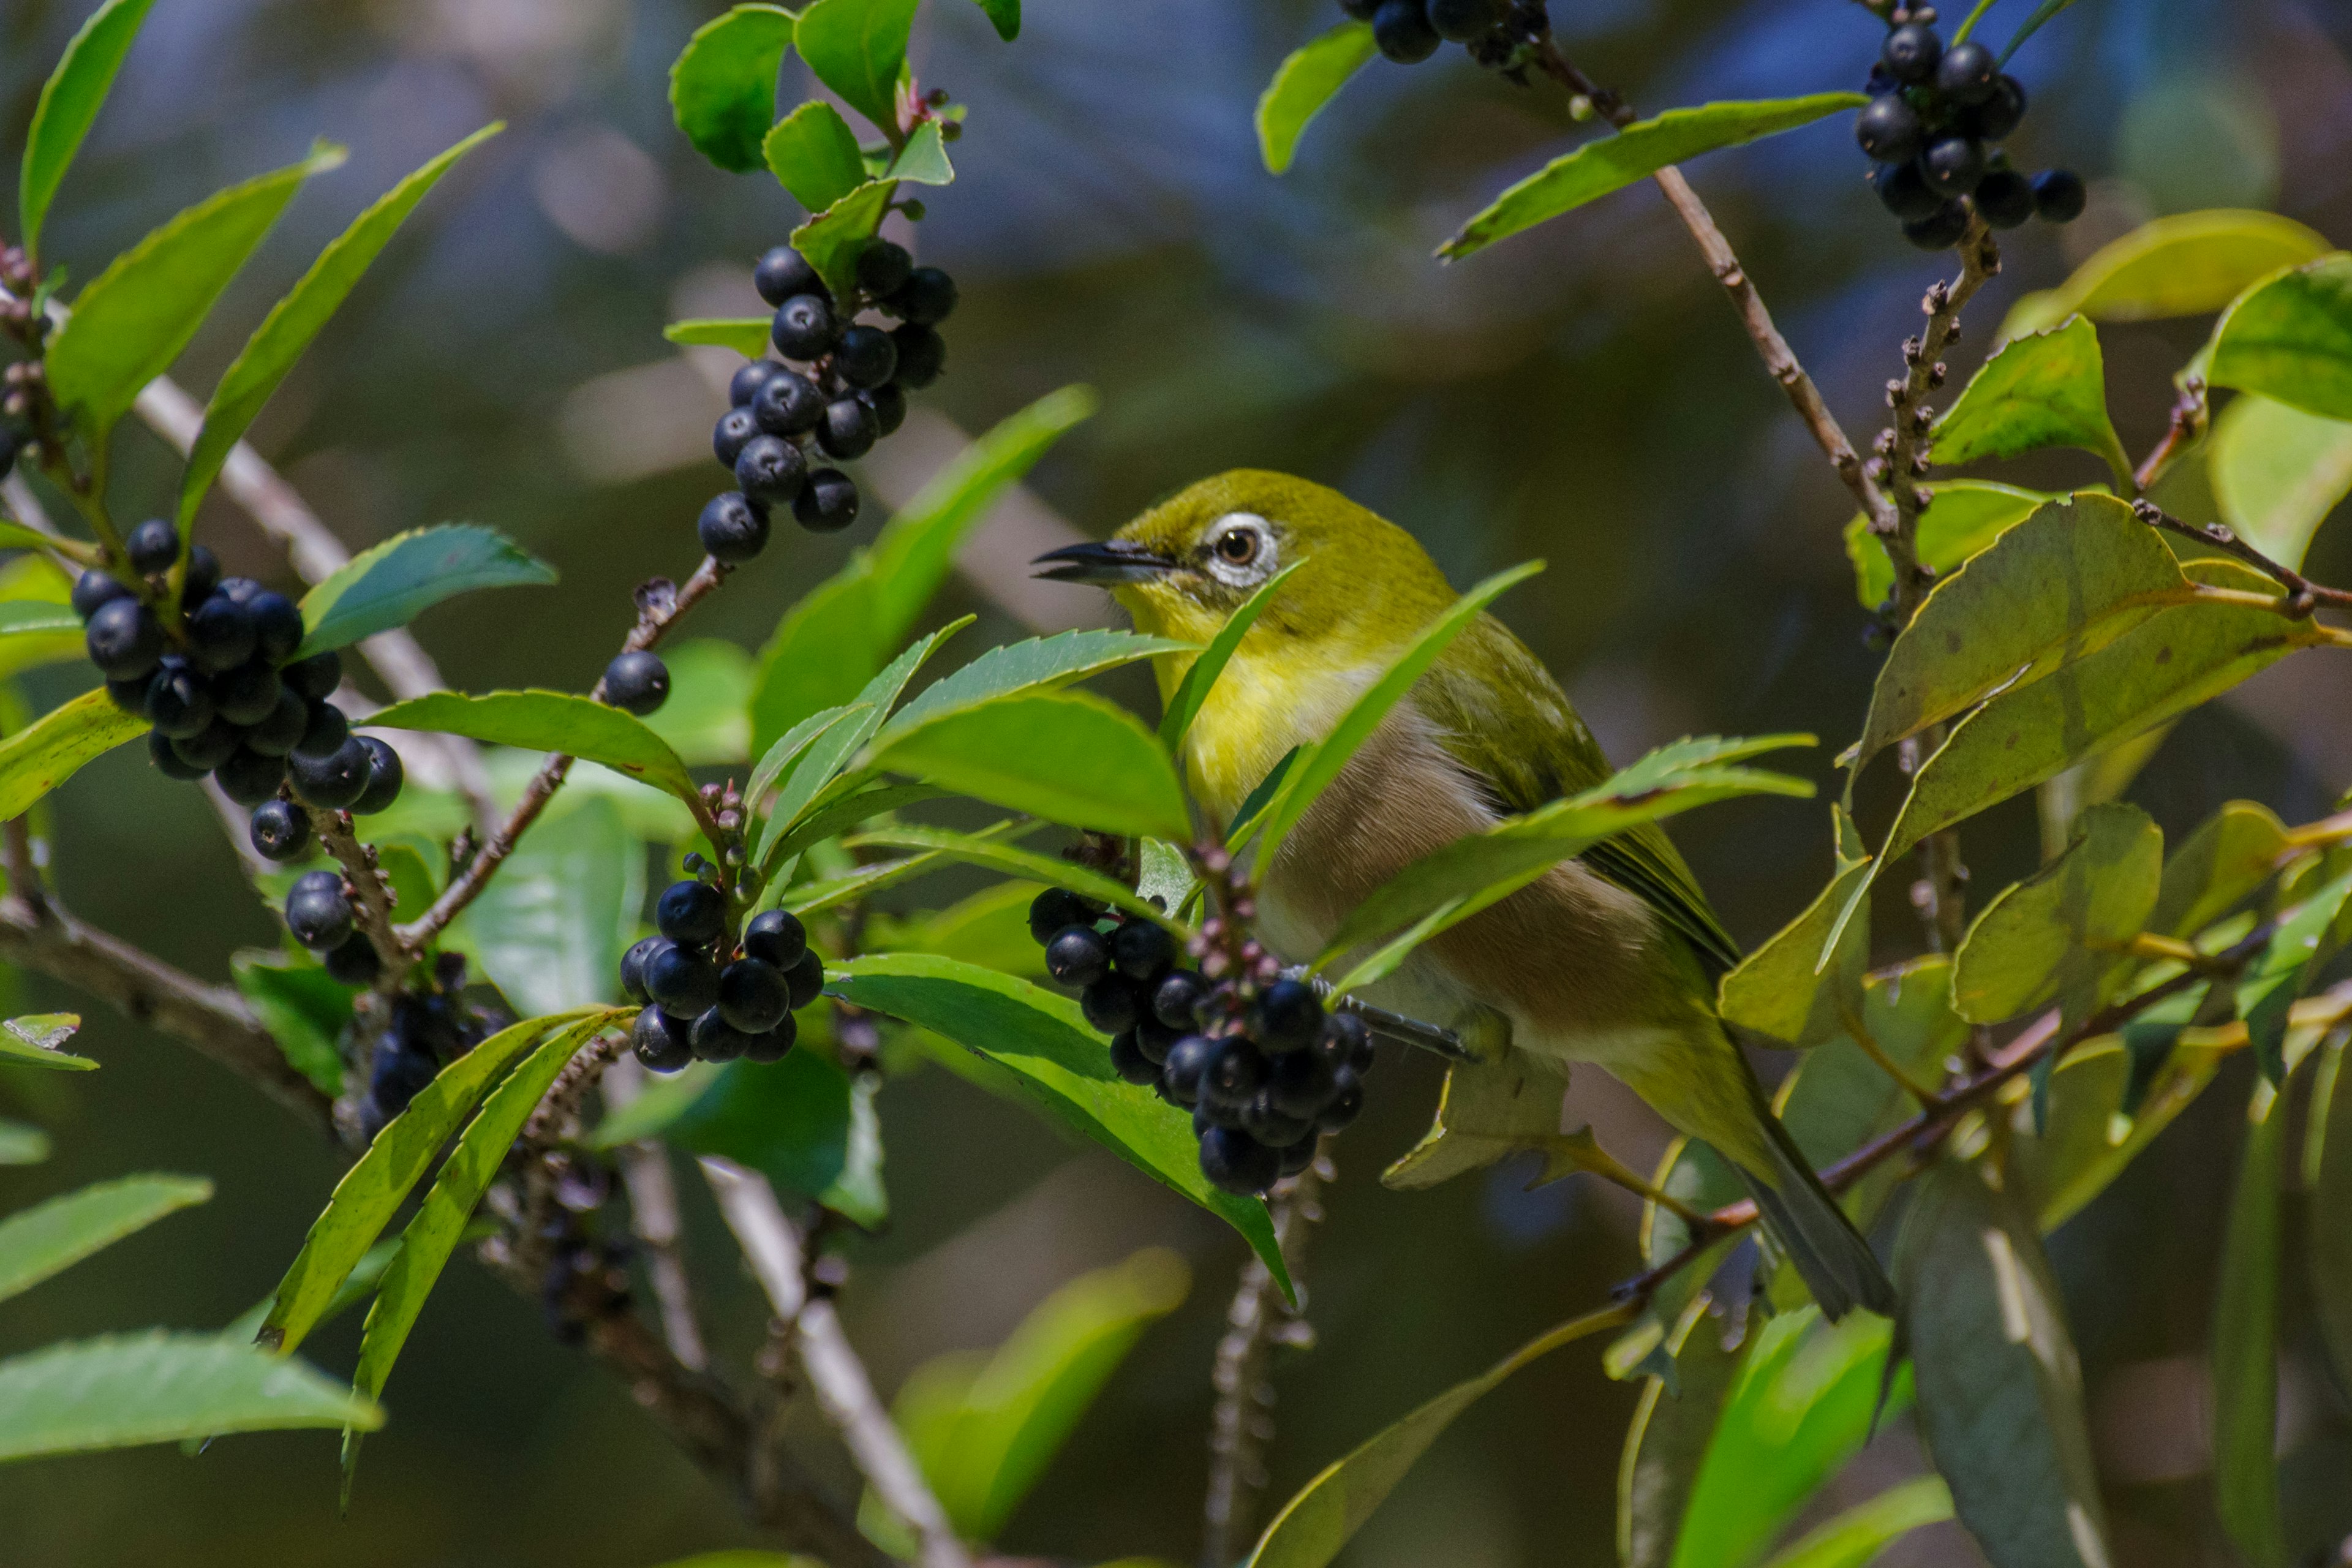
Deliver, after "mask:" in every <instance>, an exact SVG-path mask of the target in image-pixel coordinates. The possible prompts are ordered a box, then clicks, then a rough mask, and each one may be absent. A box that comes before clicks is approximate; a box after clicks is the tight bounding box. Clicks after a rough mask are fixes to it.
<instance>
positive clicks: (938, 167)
mask: <svg viewBox="0 0 2352 1568" xmlns="http://www.w3.org/2000/svg"><path fill="white" fill-rule="evenodd" d="M887 174H888V177H889V178H891V179H893V180H912V181H913V182H914V183H915V184H919V185H951V184H955V165H954V164H953V163H950V162H948V142H947V136H946V134H945V133H944V132H941V131H940V122H939V121H936V120H926V121H923V122H922V123H921V124H920V125H918V126H916V127H915V130H914V133H913V134H912V135H910V136H908V138H907V144H906V145H905V146H904V147H901V148H899V149H898V156H897V157H895V158H893V159H891V160H890V167H889V169H888V171H887Z"/></svg>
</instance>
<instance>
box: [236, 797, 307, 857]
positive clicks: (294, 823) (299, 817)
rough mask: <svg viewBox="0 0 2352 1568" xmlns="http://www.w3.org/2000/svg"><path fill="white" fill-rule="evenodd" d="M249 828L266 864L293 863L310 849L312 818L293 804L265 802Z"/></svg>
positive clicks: (288, 802) (258, 808)
mask: <svg viewBox="0 0 2352 1568" xmlns="http://www.w3.org/2000/svg"><path fill="white" fill-rule="evenodd" d="M249 826H250V830H251V831H250V837H252V839H253V847H254V850H255V852H256V853H257V854H258V855H260V857H261V858H263V859H265V860H291V859H294V858H296V857H298V856H299V855H300V854H301V853H302V851H303V850H305V849H308V848H309V847H310V815H309V813H307V812H305V811H304V810H303V809H302V808H301V807H300V806H299V805H294V804H292V803H291V802H290V801H283V800H265V801H263V802H262V803H261V804H260V805H257V806H255V807H254V808H253V821H252V823H251V824H250V825H249Z"/></svg>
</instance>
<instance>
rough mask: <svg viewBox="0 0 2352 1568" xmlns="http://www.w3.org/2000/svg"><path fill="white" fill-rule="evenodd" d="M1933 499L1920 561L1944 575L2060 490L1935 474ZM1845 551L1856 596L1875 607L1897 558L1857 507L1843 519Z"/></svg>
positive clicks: (1924, 521) (1923, 526)
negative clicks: (1891, 557)
mask: <svg viewBox="0 0 2352 1568" xmlns="http://www.w3.org/2000/svg"><path fill="white" fill-rule="evenodd" d="M1935 497H1936V499H1935V500H1934V501H1933V502H1932V503H1931V504H1930V505H1929V506H1928V508H1927V510H1925V511H1923V512H1921V513H1920V514H1919V524H1918V531H1917V533H1916V536H1915V542H1916V548H1917V550H1918V552H1919V564H1920V565H1922V566H1926V567H1928V568H1930V569H1932V570H1933V571H1934V572H1935V574H1936V575H1937V576H1938V577H1948V576H1950V575H1951V574H1953V573H1955V572H1957V571H1958V570H1959V569H1960V567H1961V566H1963V565H1964V564H1966V563H1968V562H1969V560H1970V559H1971V558H1973V557H1974V556H1976V555H1978V554H1979V553H1980V552H1982V551H1983V550H1984V549H1985V548H1986V547H1987V546H1989V545H1990V544H1991V543H1992V542H1993V541H1994V540H1996V539H1999V538H2000V536H2001V535H2002V534H2004V533H2006V532H2008V531H2010V530H2011V529H2012V528H2014V527H2016V526H2017V525H2018V524H2019V523H2021V522H2023V521H2025V520H2026V519H2027V518H2029V517H2031V516H2032V515H2033V513H2034V512H2035V511H2036V510H2039V509H2040V508H2042V506H2045V505H2047V504H2049V503H2051V502H2053V501H2055V502H2060V503H2063V502H2064V500H2066V498H2065V497H2064V496H2058V495H2052V494H2049V493H2048V492H2047V491H2043V490H2021V489H2018V488H2017V487H2016V486H2015V485H2000V484H1994V483H1993V482H1992V481H1991V480H1990V479H1938V480H1937V481H1936V485H1935ZM1845 552H1846V557H1847V559H1849V560H1851V561H1852V562H1853V591H1854V596H1855V597H1856V598H1857V599H1859V600H1861V601H1862V607H1863V608H1864V609H1865V610H1874V609H1876V608H1878V606H1879V605H1883V604H1885V602H1886V601H1887V599H1888V597H1889V596H1890V595H1893V594H1894V592H1895V563H1893V562H1892V561H1889V560H1888V559H1887V558H1886V545H1885V542H1883V541H1881V540H1880V539H1879V537H1878V535H1876V534H1874V533H1873V532H1872V531H1870V519H1869V518H1867V517H1865V516H1864V515H1863V514H1862V513H1860V512H1856V513H1854V515H1853V520H1852V521H1849V522H1848V523H1847V524H1846V525H1845Z"/></svg>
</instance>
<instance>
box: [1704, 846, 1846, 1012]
mask: <svg viewBox="0 0 2352 1568" xmlns="http://www.w3.org/2000/svg"><path fill="white" fill-rule="evenodd" d="M1830 819H1831V830H1832V833H1833V834H1834V836H1835V837H1836V839H1837V841H1838V868H1837V874H1836V875H1835V876H1834V877H1832V878H1831V879H1830V883H1829V886H1827V887H1825V888H1823V889H1822V890H1821V892H1820V893H1819V894H1818V895H1817V896H1816V897H1815V898H1814V900H1813V901H1812V902H1811V904H1810V905H1808V906H1806V909H1805V911H1804V913H1802V914H1801V915H1799V916H1798V917H1797V918H1796V919H1795V920H1793V921H1790V922H1789V923H1788V924H1787V925H1785V926H1783V927H1781V928H1780V931H1778V932H1777V933H1775V934H1774V935H1773V937H1772V938H1771V940H1769V942H1765V943H1764V944H1763V945H1762V946H1761V947H1759V948H1758V949H1756V951H1755V952H1751V953H1749V954H1748V956H1747V957H1746V958H1744V959H1742V960H1741V961H1740V962H1739V963H1738V966H1737V967H1735V968H1733V969H1731V970H1730V971H1728V972H1727V973H1725V975H1724V977H1723V978H1722V980H1721V981H1720V982H1718V983H1717V987H1716V996H1717V1011H1718V1012H1720V1013H1721V1014H1722V1015H1723V1018H1724V1021H1725V1022H1726V1023H1728V1024H1734V1025H1737V1026H1739V1027H1740V1028H1743V1029H1750V1030H1753V1031H1755V1032H1756V1033H1757V1034H1759V1035H1763V1036H1765V1037H1768V1038H1770V1039H1774V1040H1778V1041H1780V1042H1781V1043H1782V1044H1784V1045H1790V1046H1800V1047H1801V1046H1811V1045H1817V1044H1819V1043H1820V1042H1822V1040H1826V1039H1829V1038H1831V1037H1834V1036H1836V1035H1838V1034H1840V1033H1842V1032H1843V1029H1844V1027H1845V1013H1846V1010H1847V1009H1848V1008H1850V1007H1853V1006H1855V1005H1859V1003H1860V1000H1861V997H1862V973H1863V971H1864V969H1865V968H1867V967H1868V965H1869V963H1870V915H1869V911H1868V910H1860V911H1858V912H1857V913H1856V915H1855V916H1854V918H1853V919H1852V920H1849V921H1846V922H1845V924H1844V926H1843V928H1840V927H1839V926H1838V925H1837V918H1838V915H1839V913H1840V912H1841V911H1843V910H1844V909H1845V907H1846V905H1847V903H1848V902H1849V901H1850V900H1852V899H1853V895H1854V891H1855V889H1857V888H1858V887H1860V886H1861V884H1862V883H1863V882H1864V880H1865V879H1867V878H1868V877H1869V876H1870V874H1871V862H1870V861H1869V859H1868V858H1849V856H1848V854H1847V849H1848V847H1852V848H1853V849H1854V850H1857V851H1858V850H1859V849H1860V848H1861V843H1860V840H1859V838H1858V837H1856V836H1855V834H1854V827H1853V818H1852V817H1850V816H1847V815H1846V812H1845V808H1844V807H1843V806H1842V805H1834V804H1833V805H1831V807H1830ZM1832 931H1835V932H1836V937H1835V943H1836V945H1835V947H1834V949H1833V950H1832V951H1829V952H1827V953H1826V955H1825V953H1824V950H1825V949H1828V948H1829V946H1830V943H1831V942H1832Z"/></svg>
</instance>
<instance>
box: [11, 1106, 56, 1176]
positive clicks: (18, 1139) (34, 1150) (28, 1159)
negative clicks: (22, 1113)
mask: <svg viewBox="0 0 2352 1568" xmlns="http://www.w3.org/2000/svg"><path fill="white" fill-rule="evenodd" d="M48 1157H49V1135H48V1134H47V1133H46V1132H44V1131H41V1130H40V1129H39V1128H37V1127H35V1126H33V1125H32V1124H31V1123H29V1122H25V1121H11V1120H10V1119H9V1118H7V1117H5V1116H0V1165H37V1164H39V1163H41V1162H42V1161H44V1160H46V1159H47V1158H48Z"/></svg>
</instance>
